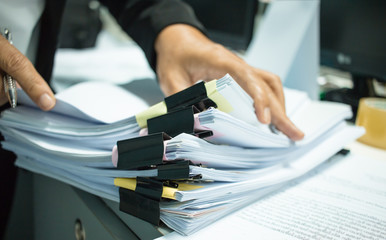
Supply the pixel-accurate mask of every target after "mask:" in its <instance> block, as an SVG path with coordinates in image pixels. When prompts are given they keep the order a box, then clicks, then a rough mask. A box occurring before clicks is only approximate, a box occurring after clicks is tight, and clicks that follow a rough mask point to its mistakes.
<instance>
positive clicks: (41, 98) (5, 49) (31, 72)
mask: <svg viewBox="0 0 386 240" xmlns="http://www.w3.org/2000/svg"><path fill="white" fill-rule="evenodd" d="M0 69H1V70H2V71H4V72H6V73H8V74H9V75H11V76H12V77H13V78H14V79H15V80H17V82H18V83H19V85H20V86H21V88H23V90H24V91H25V92H26V93H27V94H28V96H29V97H30V98H31V99H32V101H34V102H35V103H36V104H37V105H38V106H39V107H40V108H41V109H42V110H50V109H52V108H53V107H54V106H55V102H56V101H55V97H54V94H53V92H52V91H51V89H50V87H49V86H48V84H47V83H46V81H44V79H43V78H42V77H41V76H40V74H39V73H38V72H37V71H36V70H35V68H34V66H33V65H32V63H31V62H30V61H29V60H28V59H27V58H26V57H25V56H24V55H23V54H22V53H20V52H19V51H18V50H17V49H16V48H15V47H13V46H12V45H11V44H9V43H8V41H7V40H6V39H5V38H4V37H2V36H0ZM0 94H1V98H0V99H2V98H3V92H2V93H0Z"/></svg>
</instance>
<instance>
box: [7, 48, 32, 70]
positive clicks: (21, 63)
mask: <svg viewBox="0 0 386 240" xmlns="http://www.w3.org/2000/svg"><path fill="white" fill-rule="evenodd" d="M4 66H5V70H6V71H7V72H9V73H15V72H19V71H23V70H25V69H26V68H27V67H28V62H27V61H26V59H25V58H24V56H22V55H20V54H19V53H17V52H15V53H11V54H10V55H9V56H8V58H7V60H6V61H5V62H4Z"/></svg>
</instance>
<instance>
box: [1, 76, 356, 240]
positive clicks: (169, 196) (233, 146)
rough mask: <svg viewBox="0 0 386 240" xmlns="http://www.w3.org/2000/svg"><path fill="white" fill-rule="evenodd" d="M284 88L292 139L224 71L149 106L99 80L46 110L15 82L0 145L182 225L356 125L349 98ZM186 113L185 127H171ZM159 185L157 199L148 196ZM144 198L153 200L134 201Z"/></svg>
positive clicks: (223, 206) (335, 143) (337, 141)
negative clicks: (314, 96) (332, 99)
mask: <svg viewBox="0 0 386 240" xmlns="http://www.w3.org/2000/svg"><path fill="white" fill-rule="evenodd" d="M284 92H285V97H286V109H287V114H288V116H289V117H290V119H291V120H292V121H293V122H294V123H295V125H297V126H298V127H299V128H300V129H302V130H303V131H304V132H305V138H304V139H303V140H301V141H299V142H293V141H291V140H289V139H288V138H287V137H286V136H284V135H283V134H282V133H279V132H276V131H272V128H271V127H270V126H268V125H263V124H261V123H259V122H258V120H257V118H256V116H255V111H254V108H253V101H252V99H251V98H250V97H249V96H248V95H247V94H246V93H245V92H244V91H243V90H242V89H241V88H240V86H239V85H238V84H237V83H236V82H235V81H234V80H233V79H232V78H231V76H229V75H226V76H224V77H223V78H221V79H219V80H214V81H211V82H208V83H205V84H204V83H202V82H201V83H198V84H196V85H195V86H193V87H191V88H189V89H187V90H184V91H183V92H181V93H177V94H176V95H173V96H171V97H168V98H166V99H165V101H163V102H160V103H158V104H156V105H154V106H150V107H149V106H147V105H146V104H145V103H144V102H143V101H142V100H141V99H139V98H138V97H136V96H135V95H132V94H130V93H129V92H127V91H125V90H123V89H120V88H119V87H117V86H114V85H109V84H104V83H99V82H93V83H81V84H78V85H76V86H74V87H71V88H69V89H67V90H65V91H63V92H60V93H59V94H57V95H56V96H57V105H56V106H55V108H54V109H53V111H50V112H43V111H41V110H39V109H38V108H36V107H34V105H33V104H32V103H31V101H30V100H29V99H28V98H27V97H26V95H25V94H24V93H23V92H19V93H18V94H19V96H20V102H22V103H23V106H18V107H17V108H15V109H9V110H6V111H4V112H3V113H2V115H1V118H0V130H1V132H2V134H3V135H4V137H5V141H4V142H2V145H3V147H4V148H6V149H8V150H10V151H14V152H15V153H16V155H17V161H16V165H17V166H19V167H21V168H25V169H28V170H30V171H33V172H36V173H39V174H43V175H46V176H49V177H52V178H55V179H58V180H60V181H63V182H65V183H68V184H71V185H73V186H75V187H78V188H80V189H83V190H85V191H88V192H90V193H93V194H95V195H98V196H101V197H103V198H107V199H110V200H113V201H117V202H120V206H121V210H123V211H126V212H128V213H131V214H134V215H136V216H138V217H140V218H143V219H145V220H147V221H149V222H153V223H157V222H159V220H161V221H163V222H164V223H166V224H167V225H168V226H169V227H170V228H172V229H174V230H176V231H177V232H179V233H181V234H184V235H188V234H191V233H193V232H195V231H197V230H199V229H201V228H202V227H204V226H206V225H208V224H209V223H211V222H213V221H214V220H216V219H219V218H221V217H223V216H224V215H226V214H228V213H230V212H232V211H234V210H235V209H238V208H241V207H242V206H245V205H247V204H249V203H250V202H252V201H255V200H256V199H257V198H259V197H261V196H263V195H265V194H266V193H268V192H271V191H273V190H274V189H277V188H278V187H280V186H281V185H283V184H284V183H286V182H288V181H290V180H292V179H295V178H297V177H299V176H302V175H303V174H305V173H307V172H308V171H310V170H311V169H313V168H315V167H316V166H318V165H319V164H321V163H322V162H324V161H325V160H327V159H328V158H330V157H331V156H333V155H334V154H335V153H337V152H338V151H339V150H341V149H342V148H343V147H344V146H345V145H346V144H348V143H349V142H351V141H353V140H355V139H356V138H358V137H359V136H360V135H362V134H363V129H362V128H358V127H353V126H347V125H346V123H345V121H344V120H345V119H346V118H350V117H351V114H352V113H351V109H350V107H349V106H346V105H343V104H338V103H327V102H315V101H311V100H309V99H308V97H307V95H306V94H305V93H303V92H299V91H296V90H290V89H285V91H284ZM195 94H197V96H199V97H196V95H195ZM192 96H193V97H192ZM192 106H194V107H192ZM197 110H198V111H197ZM180 114H183V115H180ZM176 116H184V118H181V117H176ZM185 117H187V118H186V119H187V120H186V121H185V120H184V121H182V120H183V119H185ZM181 122H182V123H181ZM188 122H189V124H190V125H189V124H187V125H189V126H188V129H189V128H190V130H185V129H186V128H185V127H186V126H183V127H182V130H181V131H176V130H179V129H180V125H184V124H185V123H188ZM185 125H186V124H185ZM160 129H161V130H160ZM162 132H165V133H166V134H167V135H170V136H167V135H166V134H165V133H162ZM208 133H210V134H208ZM165 135H166V137H165ZM115 145H117V146H115ZM153 150H154V151H153ZM157 154H158V155H157ZM153 155H154V156H153ZM154 158H156V159H154ZM148 160H151V161H153V160H155V161H156V162H157V163H156V164H153V163H151V164H150V163H148V162H146V161H148ZM133 164H134V165H133ZM128 166H129V167H128ZM130 166H131V167H130ZM133 166H134V167H133ZM177 168H178V169H177ZM182 170H183V171H185V170H186V172H184V173H183V174H182V173H181V172H179V171H182ZM181 174H182V175H181ZM172 176H173V177H172ZM176 176H183V177H176ZM176 178H177V179H176ZM182 180H183V181H182ZM158 183H160V184H161V185H159V184H158ZM149 186H150V187H149ZM159 187H160V192H159V199H158V200H157V197H154V195H151V197H149V196H150V195H149V194H148V193H149V192H151V191H153V190H154V191H155V190H156V189H157V188H159ZM155 192H157V191H155ZM133 193H135V194H134V195H133ZM157 194H158V193H157ZM138 197H140V198H143V200H141V201H139V198H138ZM161 197H162V198H161ZM136 198H138V199H137V200H138V201H137V203H136V202H135V201H133V199H134V200H135V199H136ZM154 199H155V200H154ZM148 200H149V201H150V202H151V204H153V203H155V204H156V205H152V206H156V207H155V209H154V208H151V209H146V207H144V206H140V205H136V204H139V203H138V202H142V201H148Z"/></svg>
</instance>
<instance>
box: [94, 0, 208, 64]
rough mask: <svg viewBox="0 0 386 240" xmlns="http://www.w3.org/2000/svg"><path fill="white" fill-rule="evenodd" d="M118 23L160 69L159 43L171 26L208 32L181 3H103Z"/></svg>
mask: <svg viewBox="0 0 386 240" xmlns="http://www.w3.org/2000/svg"><path fill="white" fill-rule="evenodd" d="M101 2H102V3H103V4H104V5H105V6H106V7H107V8H108V9H109V10H110V12H111V14H112V15H113V16H114V17H115V18H116V19H117V21H118V23H119V24H120V26H121V27H122V29H123V30H124V31H125V32H126V33H128V34H129V35H130V37H132V38H133V39H134V41H136V42H137V43H138V45H139V46H140V47H141V48H142V49H143V51H144V52H145V55H146V58H147V60H148V61H149V64H150V66H151V67H152V68H153V69H154V70H155V69H156V59H157V58H156V52H155V49H154V44H155V39H156V38H157V36H158V34H159V33H160V32H161V31H162V30H163V29H164V28H166V27H167V26H170V25H172V24H176V23H183V24H187V25H190V26H194V27H195V28H197V29H199V30H200V31H202V32H204V31H205V30H204V27H203V26H202V24H201V23H200V22H199V21H198V20H197V18H196V17H195V15H194V12H193V10H192V9H191V8H190V6H188V5H187V4H185V3H183V2H181V1H178V0H168V1H166V0H164V1H156V0H127V1H123V0H113V1H111V0H110V1H108V0H101Z"/></svg>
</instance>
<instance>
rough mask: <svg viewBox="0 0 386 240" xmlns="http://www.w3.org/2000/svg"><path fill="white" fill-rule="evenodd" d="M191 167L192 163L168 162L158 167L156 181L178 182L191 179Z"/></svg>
mask: <svg viewBox="0 0 386 240" xmlns="http://www.w3.org/2000/svg"><path fill="white" fill-rule="evenodd" d="M189 165H190V161H187V160H183V159H178V160H174V161H168V162H166V163H164V164H161V165H158V166H157V169H158V175H157V177H155V179H158V180H178V179H189V172H190V171H189Z"/></svg>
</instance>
